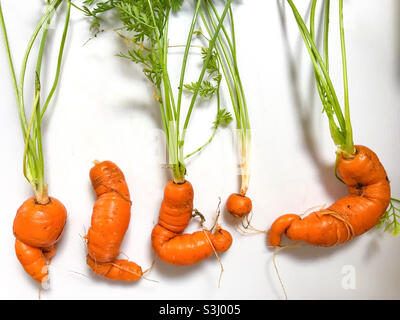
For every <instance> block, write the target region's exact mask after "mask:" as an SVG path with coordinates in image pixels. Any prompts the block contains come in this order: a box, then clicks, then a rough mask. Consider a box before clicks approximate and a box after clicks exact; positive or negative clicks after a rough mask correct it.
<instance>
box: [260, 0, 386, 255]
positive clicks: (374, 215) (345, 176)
mask: <svg viewBox="0 0 400 320" xmlns="http://www.w3.org/2000/svg"><path fill="white" fill-rule="evenodd" d="M288 3H289V5H290V7H291V9H292V11H293V14H294V17H295V19H296V22H297V24H298V27H299V30H300V33H301V35H302V37H303V40H304V42H305V44H306V47H307V50H308V52H309V54H310V58H311V61H312V63H313V67H314V72H315V79H316V85H317V89H318V93H319V95H320V99H321V102H322V104H323V107H324V111H325V113H326V115H327V116H328V121H329V129H330V132H331V137H332V140H333V142H334V143H335V145H336V147H337V159H336V171H337V174H338V175H339V177H340V180H341V181H342V182H343V183H345V184H346V185H347V188H348V191H349V195H348V196H345V197H343V198H341V199H339V200H338V201H336V202H335V203H334V204H332V205H331V206H330V207H328V208H327V209H322V210H319V211H316V212H313V213H311V214H309V215H308V216H307V217H305V218H304V219H302V218H301V217H300V216H298V215H295V214H287V215H283V216H281V217H279V218H278V219H276V221H275V222H274V223H273V224H272V226H271V228H270V230H269V232H268V242H269V244H270V245H272V246H279V245H280V243H281V236H282V234H286V236H287V237H288V238H289V239H291V240H293V241H304V242H307V243H310V244H313V245H317V246H325V247H329V246H335V245H338V244H341V243H344V242H347V241H349V240H351V239H352V238H354V237H356V236H359V235H361V234H363V233H365V232H367V231H368V230H370V229H371V228H373V227H374V226H375V225H376V224H377V223H378V222H379V220H380V219H381V217H382V216H383V215H384V213H385V211H386V209H387V207H388V205H389V203H390V200H391V197H390V184H389V179H388V177H387V174H386V171H385V169H384V167H383V165H382V164H381V162H380V161H379V159H378V157H377V155H376V154H375V153H374V152H373V151H372V150H370V149H369V148H367V147H365V146H360V145H354V142H353V129H352V125H351V121H350V108H349V92H348V80H347V65H346V50H345V38H344V27H343V0H340V1H339V2H338V4H339V26H340V39H341V52H342V64H343V84H344V114H343V112H342V108H341V106H340V104H339V101H338V98H337V95H336V92H335V89H334V87H333V85H332V81H331V79H330V76H329V54H328V27H329V14H330V1H329V0H327V1H325V2H324V6H325V7H324V10H325V17H324V46H323V47H324V53H323V55H322V54H320V52H319V51H318V49H317V45H316V40H315V39H316V32H315V12H316V5H317V1H316V0H313V2H312V6H311V14H310V31H309V30H308V29H307V26H306V25H305V23H304V21H303V19H302V17H301V15H300V14H299V12H298V10H297V8H296V6H295V5H294V3H293V1H292V0H288ZM322 56H323V57H322Z"/></svg>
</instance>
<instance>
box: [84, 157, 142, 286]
mask: <svg viewBox="0 0 400 320" xmlns="http://www.w3.org/2000/svg"><path fill="white" fill-rule="evenodd" d="M90 180H91V182H92V186H93V189H94V191H95V192H96V196H97V200H96V203H95V204H94V208H93V214H92V221H91V226H90V229H89V231H88V234H87V235H86V237H85V238H86V239H87V248H88V254H87V257H86V262H87V264H88V265H89V267H90V268H91V269H92V271H93V272H95V273H97V274H99V275H101V276H103V277H105V278H107V279H110V280H121V281H127V282H132V281H137V280H139V279H140V278H141V277H142V275H143V272H142V268H141V267H140V266H139V265H137V264H136V263H134V262H131V261H128V260H118V259H117V257H118V256H119V254H120V247H121V244H122V241H123V239H124V236H125V233H126V231H127V229H128V226H129V221H130V218H131V200H130V194H129V189H128V185H127V183H126V181H125V177H124V174H123V173H122V171H121V170H120V169H119V168H118V167H117V166H116V165H115V164H114V163H113V162H111V161H103V162H98V163H97V162H96V164H95V166H94V167H93V168H92V169H91V170H90Z"/></svg>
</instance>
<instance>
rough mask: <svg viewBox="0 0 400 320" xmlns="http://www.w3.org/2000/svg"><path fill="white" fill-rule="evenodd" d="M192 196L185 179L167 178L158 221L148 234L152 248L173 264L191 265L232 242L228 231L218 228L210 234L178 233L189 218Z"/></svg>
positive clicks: (189, 184)
mask: <svg viewBox="0 0 400 320" xmlns="http://www.w3.org/2000/svg"><path fill="white" fill-rule="evenodd" d="M193 197H194V193H193V187H192V185H191V183H190V182H189V181H185V182H184V183H175V182H174V181H169V182H168V184H167V185H166V187H165V189H164V199H163V201H162V203H161V209H160V214H159V219H158V224H156V225H155V227H154V228H153V232H152V234H151V240H152V246H153V249H154V251H155V252H156V253H157V255H158V256H159V257H160V259H161V260H163V261H164V262H167V263H170V264H174V265H191V264H195V263H197V262H200V261H201V260H203V259H206V258H208V257H210V256H211V255H212V254H213V253H214V249H215V250H216V251H217V252H224V251H226V250H228V249H229V248H230V246H231V244H232V236H231V235H230V233H229V232H228V231H226V230H223V229H222V228H220V227H217V228H216V230H215V232H213V233H211V232H209V231H206V230H203V231H197V232H194V233H192V234H182V232H183V231H184V230H185V229H186V227H187V226H188V224H189V222H190V219H191V218H192V212H193ZM213 247H214V249H213Z"/></svg>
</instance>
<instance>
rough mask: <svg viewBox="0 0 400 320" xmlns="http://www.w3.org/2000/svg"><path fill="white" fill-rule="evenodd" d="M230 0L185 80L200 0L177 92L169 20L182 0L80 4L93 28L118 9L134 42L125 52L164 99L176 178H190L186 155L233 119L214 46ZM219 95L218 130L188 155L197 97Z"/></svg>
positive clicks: (163, 115) (161, 101) (127, 35)
mask: <svg viewBox="0 0 400 320" xmlns="http://www.w3.org/2000/svg"><path fill="white" fill-rule="evenodd" d="M231 2H232V0H228V1H227V2H226V5H225V10H224V12H223V14H222V15H221V17H220V19H219V21H218V23H217V25H216V27H215V31H216V33H215V36H213V37H212V38H211V39H210V40H209V43H208V47H207V48H204V49H203V52H202V53H203V63H202V68H201V71H200V74H199V76H198V79H197V80H196V81H195V82H192V83H190V84H186V83H185V75H186V71H187V63H188V60H189V53H190V50H191V48H192V42H193V39H194V37H195V35H196V32H195V27H196V23H197V20H198V17H199V13H200V11H201V5H202V3H203V0H197V1H195V9H194V13H193V17H192V21H191V25H190V28H189V32H188V35H187V40H186V44H185V46H184V48H185V50H184V53H183V58H182V63H181V70H180V77H179V85H178V91H177V92H174V89H173V88H175V86H173V85H172V84H171V80H170V74H169V70H168V49H169V43H168V40H169V38H168V37H169V32H168V31H169V23H170V19H171V17H172V15H173V14H174V13H177V12H178V11H179V10H180V9H181V6H182V4H183V0H152V1H150V0H137V1H130V0H114V1H103V2H101V1H96V0H87V1H85V2H84V4H85V6H84V7H83V8H82V9H81V10H83V11H84V12H85V13H86V15H87V16H88V17H91V18H92V24H91V28H92V29H96V28H98V27H99V26H100V22H101V19H105V17H104V16H101V14H102V13H104V12H107V11H109V10H115V11H116V12H117V13H118V16H119V19H120V22H121V24H122V26H121V27H119V28H118V30H119V31H122V32H124V33H125V34H124V35H123V36H124V37H125V38H128V39H129V40H130V44H131V45H132V48H129V49H128V50H127V52H125V53H121V54H120V56H121V57H124V58H127V59H130V60H132V61H133V62H135V63H137V64H140V65H142V67H143V69H142V70H143V73H144V75H145V76H146V77H147V79H148V80H149V81H150V82H151V83H152V85H153V88H154V97H155V98H156V100H157V101H158V104H159V108H160V113H161V118H162V122H163V128H164V131H165V136H166V141H167V146H168V154H169V162H170V166H171V169H172V172H173V176H174V181H175V182H176V183H183V182H184V181H185V174H186V165H185V159H187V158H188V157H190V156H192V155H194V154H196V153H197V152H199V151H201V150H202V149H203V148H204V147H205V146H206V145H207V144H208V143H209V142H211V140H212V139H213V137H214V135H215V131H216V130H217V128H218V127H219V126H220V125H224V124H226V123H227V122H229V121H230V115H229V113H227V112H226V111H225V110H224V109H221V108H220V98H219V89H220V82H221V75H220V73H219V68H220V66H219V63H218V62H217V59H216V58H215V51H214V47H215V43H216V41H217V38H218V33H219V30H220V29H221V27H222V24H223V21H224V19H225V16H226V15H227V13H228V11H229V6H230V4H231ZM184 90H187V91H190V93H191V99H190V103H189V105H188V107H187V111H186V113H184V112H183V99H182V96H183V92H184ZM214 95H217V100H218V103H217V105H218V109H217V118H216V121H215V122H214V124H213V127H214V131H213V134H212V136H211V138H210V139H209V140H208V141H207V142H206V143H205V144H204V145H203V146H201V147H200V148H198V149H196V150H195V151H193V152H191V153H189V154H188V155H186V156H185V155H184V146H185V137H186V132H187V129H188V126H189V121H190V118H191V115H192V112H193V109H194V107H195V104H196V102H197V100H198V97H199V96H200V97H204V98H211V97H213V96H214Z"/></svg>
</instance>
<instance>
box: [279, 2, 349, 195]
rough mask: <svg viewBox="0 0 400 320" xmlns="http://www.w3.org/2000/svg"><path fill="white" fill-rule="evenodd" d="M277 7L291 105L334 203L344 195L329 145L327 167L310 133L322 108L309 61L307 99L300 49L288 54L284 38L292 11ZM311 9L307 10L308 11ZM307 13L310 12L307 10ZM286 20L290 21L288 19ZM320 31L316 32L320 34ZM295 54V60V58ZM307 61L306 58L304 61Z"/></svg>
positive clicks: (322, 115) (285, 38) (298, 42)
mask: <svg viewBox="0 0 400 320" xmlns="http://www.w3.org/2000/svg"><path fill="white" fill-rule="evenodd" d="M277 7H278V11H279V16H280V20H281V26H282V30H283V35H284V44H285V51H286V56H287V62H288V65H289V70H290V75H289V78H290V87H291V91H292V92H293V96H294V101H293V106H294V109H295V111H296V114H297V117H298V120H299V123H301V127H302V131H303V141H304V143H305V146H306V148H307V149H308V152H309V154H310V157H311V159H312V161H313V162H314V164H315V166H316V167H317V168H318V169H319V172H320V175H319V177H320V180H321V186H322V187H324V188H325V189H326V191H327V193H328V194H329V195H330V196H331V197H332V198H334V199H337V198H340V197H343V196H344V195H345V190H346V188H345V187H344V185H343V184H341V183H340V182H339V181H338V179H337V178H336V177H335V174H334V172H335V164H334V161H335V157H336V155H335V153H334V149H333V145H332V159H333V161H332V164H327V163H325V162H324V161H323V159H322V158H321V155H320V153H319V151H320V147H321V146H319V145H318V144H317V141H316V139H315V137H316V136H317V135H318V132H316V130H313V129H314V128H313V123H312V119H313V117H312V114H313V113H315V108H316V107H318V108H321V106H320V105H318V106H316V105H315V99H313V98H314V96H315V91H316V87H315V76H314V72H313V67H312V64H311V61H309V59H306V62H307V63H308V64H309V66H310V69H309V70H310V72H309V74H310V78H309V80H308V87H309V89H308V91H307V92H306V94H307V97H306V98H303V95H302V90H301V89H300V81H302V80H303V81H304V79H302V78H301V76H300V75H299V68H300V65H299V61H300V57H299V52H300V53H301V52H302V51H301V50H300V48H296V50H293V51H292V50H291V48H290V45H289V40H288V34H287V32H288V31H287V22H286V19H288V18H293V19H294V17H293V16H292V14H291V9H290V7H288V6H286V1H282V0H277ZM309 9H310V7H309ZM308 12H309V10H308ZM323 14H324V12H323V11H322V10H321V12H320V16H322V15H323ZM288 16H289V17H288ZM319 21H320V23H321V22H322V20H321V19H319ZM321 29H322V28H319V30H321ZM320 38H321V33H319V34H318V35H317V39H320ZM297 45H298V46H304V43H303V39H302V37H301V35H300V32H299V36H298V41H297ZM296 54H297V56H296ZM307 58H308V57H307ZM320 118H321V121H326V119H325V115H324V114H322V113H321V117H320Z"/></svg>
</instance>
